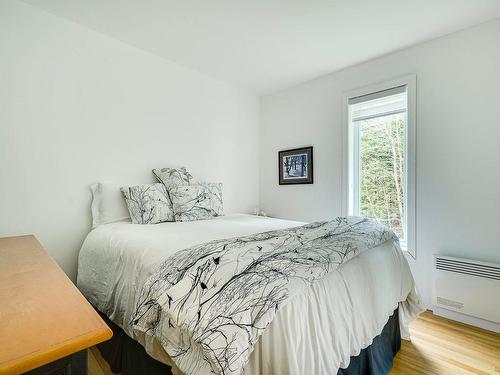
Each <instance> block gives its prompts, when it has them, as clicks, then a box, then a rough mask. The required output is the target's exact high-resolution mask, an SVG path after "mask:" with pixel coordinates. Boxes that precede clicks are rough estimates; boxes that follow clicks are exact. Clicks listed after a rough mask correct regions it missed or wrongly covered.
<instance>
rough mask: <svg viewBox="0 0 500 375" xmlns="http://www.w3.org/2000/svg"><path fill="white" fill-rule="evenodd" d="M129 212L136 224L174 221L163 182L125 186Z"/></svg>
mask: <svg viewBox="0 0 500 375" xmlns="http://www.w3.org/2000/svg"><path fill="white" fill-rule="evenodd" d="M121 192H122V193H123V196H124V197H125V202H126V203H127V207H128V212H129V213H130V217H131V219H132V223H134V224H158V223H163V222H165V221H174V212H173V211H172V205H171V204H170V200H169V199H168V195H167V189H166V188H165V185H163V184H162V183H156V184H144V185H135V186H124V187H122V188H121Z"/></svg>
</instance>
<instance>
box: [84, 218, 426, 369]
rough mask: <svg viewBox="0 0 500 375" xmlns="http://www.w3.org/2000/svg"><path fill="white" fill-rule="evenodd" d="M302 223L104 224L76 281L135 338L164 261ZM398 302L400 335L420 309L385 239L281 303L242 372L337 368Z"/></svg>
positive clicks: (152, 345)
mask: <svg viewBox="0 0 500 375" xmlns="http://www.w3.org/2000/svg"><path fill="white" fill-rule="evenodd" d="M302 224H303V223H300V222H293V221H286V220H278V219H270V218H263V217H258V216H250V215H228V216H223V217H219V218H215V219H212V220H204V221H195V222H184V223H163V224H157V225H134V224H130V222H118V223H111V224H106V225H102V226H100V227H98V228H96V229H94V230H93V231H92V232H91V233H90V234H89V235H88V236H87V238H86V240H85V242H84V244H83V246H82V249H81V251H80V256H79V264H78V281H77V282H78V287H79V288H80V290H81V291H82V292H83V293H84V295H85V296H86V297H87V298H88V299H89V300H90V302H91V303H92V304H93V305H94V306H95V307H96V308H98V309H99V310H100V311H102V312H103V313H105V314H106V315H107V316H108V317H109V318H110V319H111V320H112V321H113V322H115V323H116V324H118V325H119V326H120V327H122V328H123V329H124V330H125V332H127V333H128V334H129V335H130V336H132V337H133V334H132V332H131V330H130V328H129V325H128V322H129V320H130V318H131V315H132V313H133V311H134V307H135V303H136V298H137V297H138V294H139V293H140V290H141V287H142V285H143V283H144V281H145V280H146V279H147V278H148V277H149V276H150V275H151V274H152V273H153V272H154V271H155V269H156V267H157V266H158V265H159V264H160V262H161V261H162V260H164V259H166V258H167V257H168V256H170V255H171V254H173V253H175V252H176V251H178V250H181V249H185V248H187V247H190V246H192V245H195V244H200V243H204V242H207V241H210V240H213V239H222V238H229V237H236V236H243V235H248V234H253V233H258V232H264V231H269V230H275V229H284V228H288V227H293V226H298V225H302ZM366 285H370V286H371V287H370V288H366ZM398 305H399V315H400V316H399V317H400V325H401V327H400V328H401V333H402V337H403V338H407V337H408V331H407V325H408V323H409V322H410V321H411V320H412V319H413V318H414V317H415V316H416V315H417V314H418V313H419V312H420V311H421V310H422V309H421V307H420V303H419V300H418V297H417V295H416V292H415V289H414V283H413V278H412V276H411V273H410V270H409V267H408V264H407V262H406V259H405V258H404V255H403V254H402V253H401V252H400V251H397V250H396V249H395V248H394V247H393V246H392V243H388V242H386V243H384V244H382V245H380V246H378V247H377V248H375V249H373V250H370V251H367V252H365V253H363V254H361V255H359V256H357V257H356V258H354V259H352V260H351V261H349V262H347V263H346V264H344V265H343V266H341V267H340V268H339V269H338V270H336V271H334V272H332V273H331V274H329V275H328V276H327V277H325V278H324V279H322V280H321V281H319V282H317V283H315V284H314V285H313V286H312V287H311V290H310V291H309V292H308V293H304V294H302V295H299V296H297V297H295V298H294V299H293V300H292V301H291V302H290V303H289V304H288V305H287V306H285V307H283V308H282V309H281V310H280V311H279V313H278V315H277V316H276V318H275V319H274V321H273V323H272V324H271V325H270V326H269V328H268V329H267V330H266V332H265V333H264V334H263V335H262V337H261V338H260V340H259V342H258V344H257V345H256V347H255V350H254V352H253V353H252V355H251V357H250V361H249V363H248V365H247V367H246V369H245V374H284V373H287V374H334V373H336V372H337V370H338V368H339V367H342V368H345V367H347V366H348V365H349V360H350V357H351V356H353V355H357V354H359V352H360V350H361V349H363V348H365V347H367V346H368V345H370V343H371V342H372V340H373V338H374V337H375V336H377V335H378V334H380V332H381V330H382V328H383V326H384V325H385V323H386V322H387V319H388V317H389V316H390V315H391V314H392V312H393V311H394V310H395V309H396V307H398ZM136 339H138V340H139V341H140V342H141V341H142V342H141V343H142V344H143V345H144V346H145V348H146V350H147V351H148V353H149V354H150V355H151V356H153V357H154V358H156V359H158V360H161V361H163V362H165V363H167V364H170V365H172V361H171V360H170V358H169V357H168V355H167V354H166V353H165V352H164V351H163V349H162V348H161V346H160V345H159V344H158V343H157V342H143V340H142V339H141V338H138V337H136ZM174 370H175V366H174Z"/></svg>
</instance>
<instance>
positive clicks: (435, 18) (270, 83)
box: [24, 0, 500, 94]
mask: <svg viewBox="0 0 500 375" xmlns="http://www.w3.org/2000/svg"><path fill="white" fill-rule="evenodd" d="M24 1H25V2H27V3H30V4H32V5H34V6H36V7H39V8H42V9H45V10H47V11H49V12H51V13H53V14H56V15H59V16H62V17H65V18H68V19H70V20H72V21H75V22H78V23H80V24H82V25H84V26H87V27H89V28H91V29H94V30H96V31H99V32H102V33H104V34H107V35H109V36H112V37H114V38H116V39H119V40H121V41H123V42H126V43H129V44H131V45H134V46H136V47H139V48H141V49H143V50H146V51H149V52H152V53H154V54H156V55H159V56H162V57H164V58H166V59H169V60H172V61H175V62H177V63H179V64H181V65H184V66H187V67H190V68H192V69H195V70H197V71H199V72H202V73H204V74H207V75H209V76H212V77H215V78H218V79H220V80H223V81H227V82H230V83H233V84H236V85H238V86H242V87H245V88H247V89H249V90H251V91H253V92H255V93H257V94H266V93H270V92H274V91H278V90H280V89H283V88H286V87H288V86H291V85H294V84H297V83H299V82H303V81H306V80H309V79H312V78H315V77H318V76H321V75H323V74H326V73H329V72H332V71H335V70H339V69H342V68H345V67H347V66H350V65H354V64H357V63H360V62H363V61H366V60H369V59H372V58H374V57H377V56H380V55H383V54H386V53H389V52H391V51H395V50H397V49H401V48H403V47H407V46H410V45H413V44H415V43H419V42H422V41H425V40H429V39H432V38H435V37H438V36H441V35H444V34H447V33H450V32H453V31H457V30H460V29H463V28H466V27H468V26H472V25H475V24H478V23H481V22H484V21H486V20H490V19H493V18H498V17H500V0H412V1H409V0H328V1H327V0H24Z"/></svg>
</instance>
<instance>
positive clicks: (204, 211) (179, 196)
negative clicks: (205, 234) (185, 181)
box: [170, 182, 224, 221]
mask: <svg viewBox="0 0 500 375" xmlns="http://www.w3.org/2000/svg"><path fill="white" fill-rule="evenodd" d="M170 199H171V200H172V206H173V209H174V215H175V221H194V220H205V219H210V218H213V217H216V216H222V215H224V210H223V202H222V183H211V182H200V183H197V184H192V185H184V186H177V187H176V188H174V189H172V190H170Z"/></svg>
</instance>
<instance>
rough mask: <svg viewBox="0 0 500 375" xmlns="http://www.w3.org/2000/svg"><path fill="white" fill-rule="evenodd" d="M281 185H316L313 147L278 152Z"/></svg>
mask: <svg viewBox="0 0 500 375" xmlns="http://www.w3.org/2000/svg"><path fill="white" fill-rule="evenodd" d="M278 171H279V184H280V185H297V184H312V183H314V175H313V148H312V146H308V147H301V148H293V149H289V150H283V151H279V152H278Z"/></svg>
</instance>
